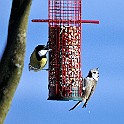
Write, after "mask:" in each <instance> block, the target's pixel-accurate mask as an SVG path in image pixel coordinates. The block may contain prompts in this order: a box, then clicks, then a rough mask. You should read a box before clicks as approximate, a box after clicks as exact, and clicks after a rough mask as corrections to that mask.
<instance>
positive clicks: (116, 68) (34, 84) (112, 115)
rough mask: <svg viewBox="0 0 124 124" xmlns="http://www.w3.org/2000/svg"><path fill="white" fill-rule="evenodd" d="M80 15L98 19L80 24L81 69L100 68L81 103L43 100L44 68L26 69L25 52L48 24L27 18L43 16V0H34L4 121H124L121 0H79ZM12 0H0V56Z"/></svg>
mask: <svg viewBox="0 0 124 124" xmlns="http://www.w3.org/2000/svg"><path fill="white" fill-rule="evenodd" d="M82 3H83V8H82V9H83V12H82V15H83V16H82V17H83V19H96V20H100V24H99V25H92V24H83V35H82V72H83V75H84V77H85V76H86V75H87V73H88V71H89V69H91V68H94V67H99V68H100V79H99V82H98V85H97V88H96V91H95V93H94V95H93V96H92V98H91V100H90V101H89V103H88V106H87V108H86V109H82V106H81V105H80V106H78V107H77V108H76V109H75V110H74V111H71V112H69V111H68V110H69V109H70V108H71V107H72V106H73V105H74V104H75V103H76V102H74V101H69V102H62V101H61V102H58V101H47V98H48V90H47V84H48V77H47V76H48V74H47V72H46V71H40V72H37V73H34V72H29V71H28V63H29V58H30V54H31V52H32V51H33V49H34V47H35V46H36V45H37V44H46V42H47V40H48V27H47V26H48V25H47V24H45V23H42V24H40V23H32V22H31V20H32V19H34V18H39V19H40V18H41V19H47V18H48V16H47V15H48V12H47V0H33V3H32V7H31V11H30V17H29V23H28V32H27V45H26V55H25V65H24V70H23V74H22V77H21V80H20V84H19V86H18V88H17V91H16V93H15V96H14V99H13V102H12V105H11V108H10V111H9V113H8V115H7V117H6V120H5V124H41V123H43V124H50V123H51V124H63V123H65V124H67V123H71V124H75V123H83V124H85V123H86V124H90V123H92V124H117V123H118V124H122V123H123V122H124V117H123V115H124V97H123V94H124V87H123V86H124V82H123V78H124V75H123V71H124V54H123V50H124V36H123V35H124V23H123V22H124V16H123V11H124V7H123V5H124V1H122V0H109V1H108V0H104V1H103V0H88V1H87V0H83V2H82ZM11 4H12V3H11V1H10V0H5V1H1V4H0V42H1V44H0V57H1V54H2V52H3V49H4V46H5V43H6V38H7V27H8V21H9V14H10V9H11Z"/></svg>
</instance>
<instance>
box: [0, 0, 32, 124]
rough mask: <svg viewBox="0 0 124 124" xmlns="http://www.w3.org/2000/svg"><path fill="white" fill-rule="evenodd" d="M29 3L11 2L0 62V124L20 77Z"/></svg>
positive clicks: (24, 0) (24, 1)
mask: <svg viewBox="0 0 124 124" xmlns="http://www.w3.org/2000/svg"><path fill="white" fill-rule="evenodd" d="M31 3H32V0H13V1H12V8H11V15H10V20H9V26H8V37H7V45H6V48H5V50H4V53H3V56H2V59H1V61H0V124H3V122H4V120H5V117H6V115H7V112H8V110H9V108H10V106H11V102H12V98H13V96H14V93H15V91H16V88H17V86H18V84H19V81H20V77H21V75H22V70H23V66H24V56H25V50H26V31H27V23H28V16H29V11H30V7H31ZM1 42H2V41H1Z"/></svg>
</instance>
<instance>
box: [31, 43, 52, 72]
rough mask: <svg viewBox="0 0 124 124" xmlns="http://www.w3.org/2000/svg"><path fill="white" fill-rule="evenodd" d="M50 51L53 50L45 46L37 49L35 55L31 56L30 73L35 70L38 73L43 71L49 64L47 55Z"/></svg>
mask: <svg viewBox="0 0 124 124" xmlns="http://www.w3.org/2000/svg"><path fill="white" fill-rule="evenodd" d="M50 50H51V49H48V47H47V46H45V45H38V46H37V47H35V49H34V51H33V53H32V54H31V56H30V63H29V71H30V70H33V71H35V72H37V71H40V70H42V69H43V68H44V67H45V65H46V63H47V57H46V54H47V52H48V51H50Z"/></svg>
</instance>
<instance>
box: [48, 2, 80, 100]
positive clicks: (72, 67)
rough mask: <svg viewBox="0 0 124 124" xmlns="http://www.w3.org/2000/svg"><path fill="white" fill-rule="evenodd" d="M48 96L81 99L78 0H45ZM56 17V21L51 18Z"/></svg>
mask: <svg viewBox="0 0 124 124" xmlns="http://www.w3.org/2000/svg"><path fill="white" fill-rule="evenodd" d="M48 3H49V5H48V6H49V7H48V8H49V10H48V11H49V20H51V21H49V22H48V24H49V47H50V49H52V51H51V52H50V53H49V69H50V70H49V86H48V88H49V98H48V99H49V100H81V96H82V77H81V75H82V74H81V58H80V57H81V22H78V21H81V0H49V2H48ZM55 20H57V21H55Z"/></svg>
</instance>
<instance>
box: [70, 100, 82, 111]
mask: <svg viewBox="0 0 124 124" xmlns="http://www.w3.org/2000/svg"><path fill="white" fill-rule="evenodd" d="M81 102H82V101H79V102H78V103H77V104H76V105H75V106H73V107H72V108H71V109H70V110H69V111H71V110H73V109H75V108H76V107H77V106H78V105H79V104H80V103H81Z"/></svg>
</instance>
